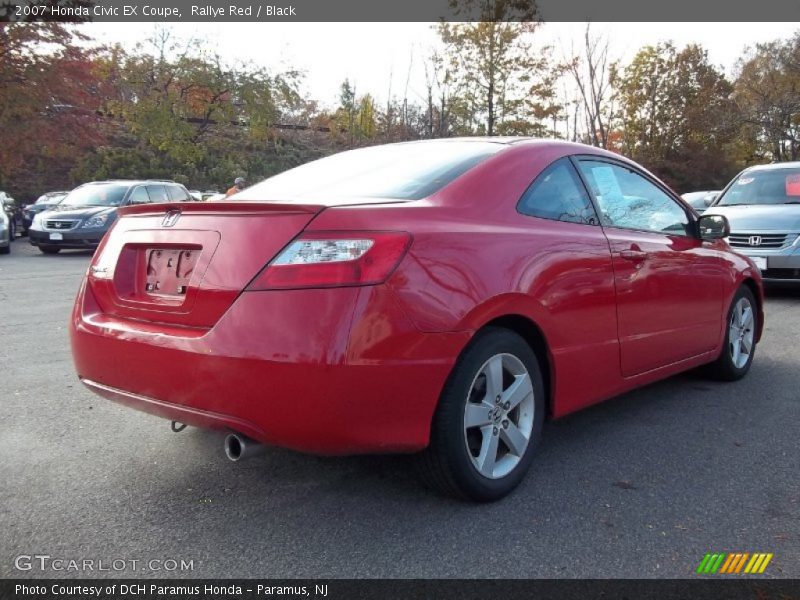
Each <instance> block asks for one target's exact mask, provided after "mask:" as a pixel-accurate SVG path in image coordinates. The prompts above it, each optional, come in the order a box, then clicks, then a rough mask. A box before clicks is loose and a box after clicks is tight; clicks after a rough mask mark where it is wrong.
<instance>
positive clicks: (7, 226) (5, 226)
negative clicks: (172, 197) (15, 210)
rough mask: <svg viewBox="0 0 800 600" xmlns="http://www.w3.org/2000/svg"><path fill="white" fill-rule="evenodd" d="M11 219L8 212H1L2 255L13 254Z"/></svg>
mask: <svg viewBox="0 0 800 600" xmlns="http://www.w3.org/2000/svg"><path fill="white" fill-rule="evenodd" d="M11 227H12V225H11V219H9V218H8V214H6V211H4V210H0V254H8V253H9V252H11V240H12V239H13V237H12V234H11Z"/></svg>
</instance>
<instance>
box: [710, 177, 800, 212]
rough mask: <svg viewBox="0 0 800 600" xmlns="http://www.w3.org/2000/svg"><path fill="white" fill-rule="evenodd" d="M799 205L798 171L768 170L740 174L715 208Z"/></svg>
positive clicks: (799, 182) (799, 184) (799, 180)
mask: <svg viewBox="0 0 800 600" xmlns="http://www.w3.org/2000/svg"><path fill="white" fill-rule="evenodd" d="M742 204H800V169H770V170H764V171H749V172H746V173H742V174H741V175H739V177H737V178H736V180H735V181H734V182H733V183H732V184H731V185H730V187H729V188H728V189H727V190H726V191H725V193H724V194H723V195H722V197H721V198H720V199H719V202H717V204H716V206H735V205H742Z"/></svg>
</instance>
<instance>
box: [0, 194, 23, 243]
mask: <svg viewBox="0 0 800 600" xmlns="http://www.w3.org/2000/svg"><path fill="white" fill-rule="evenodd" d="M0 205H1V206H2V212H3V213H5V215H6V217H7V218H8V239H9V240H10V241H12V242H13V241H14V240H15V239H16V237H17V232H18V231H19V230H20V228H21V224H22V219H21V211H20V209H19V207H18V206H17V203H16V201H15V200H14V198H12V197H11V196H9V195H8V194H7V193H6V192H0Z"/></svg>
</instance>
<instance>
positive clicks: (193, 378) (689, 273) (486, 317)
mask: <svg viewBox="0 0 800 600" xmlns="http://www.w3.org/2000/svg"><path fill="white" fill-rule="evenodd" d="M570 154H601V155H606V156H611V155H610V154H608V153H603V152H602V151H599V150H596V149H591V148H587V147H584V146H577V145H572V144H566V143H557V142H523V143H518V144H513V145H511V146H509V147H508V149H506V150H504V151H502V152H500V153H498V154H496V155H495V156H493V157H492V158H490V159H489V160H487V161H486V162H484V163H482V164H481V165H479V166H478V167H476V168H474V169H472V170H471V171H469V172H467V173H466V174H465V175H463V176H462V177H460V178H459V179H457V180H455V181H454V182H453V183H451V184H450V185H449V186H447V187H445V188H444V189H442V190H440V191H439V192H438V193H437V194H435V195H433V196H431V197H429V198H427V199H424V200H419V201H413V202H407V203H387V202H386V201H381V200H374V201H372V203H370V201H366V200H364V199H360V200H359V201H358V203H357V205H355V206H347V205H346V204H347V202H346V201H341V200H339V201H337V202H332V201H326V200H324V199H321V200H319V201H314V202H310V201H309V202H308V203H307V204H302V205H301V204H291V205H290V204H286V205H276V204H258V203H241V202H240V203H234V202H219V203H214V204H205V205H203V204H198V205H195V204H189V205H186V206H182V207H181V208H182V210H183V214H182V215H181V217H180V219H179V220H178V222H177V224H175V225H174V226H172V227H169V228H167V227H162V225H161V222H162V219H163V217H164V214H165V211H166V210H167V209H168V208H173V209H174V205H169V207H166V206H158V205H151V206H140V207H136V208H133V209H124V210H122V211H120V212H121V214H122V217H123V218H121V219H119V220H118V222H117V223H116V224H115V226H114V228H113V229H112V231H111V232H110V234H109V235H108V236H107V237H106V239H105V241H104V242H103V244H102V245H101V247H100V248H99V249H98V251H97V253H96V255H95V259H94V261H93V264H92V268H91V269H90V273H89V274H88V276H87V280H86V281H85V282H84V285H83V286H82V287H81V290H80V292H79V294H78V298H77V301H76V304H75V310H74V312H73V316H72V321H71V327H70V332H71V339H72V348H73V355H74V359H75V365H76V369H77V372H78V375H79V376H80V377H81V378H82V379H85V380H89V381H92V382H96V383H98V384H101V385H102V386H103V387H102V388H99V389H98V388H93V389H95V391H98V392H99V393H101V394H102V395H104V396H106V397H108V398H110V399H113V400H115V401H119V402H123V403H126V404H129V405H132V406H134V407H136V408H139V409H142V410H147V411H149V412H152V413H154V414H158V415H160V416H162V417H165V418H169V419H175V420H178V421H182V422H186V423H190V424H195V425H198V426H204V427H217V428H226V429H232V430H236V431H239V432H241V433H244V434H246V435H249V436H251V437H253V438H255V439H258V440H260V441H263V442H266V443H271V444H276V445H281V446H286V447H290V448H295V449H299V450H304V451H309V452H317V453H326V454H346V453H359V452H390V451H414V450H418V449H421V448H423V447H424V446H425V445H426V444H427V443H428V435H429V430H430V423H431V418H432V415H433V413H434V410H435V408H436V403H437V401H438V397H439V394H440V392H441V389H442V387H443V385H444V383H445V380H446V378H447V377H448V375H449V373H450V371H451V369H452V367H453V365H454V364H455V362H456V360H457V357H458V355H459V353H460V352H461V351H462V350H463V349H464V347H465V346H466V344H467V343H469V340H470V339H471V337H472V336H473V335H474V333H475V332H476V331H477V330H478V329H480V328H481V327H483V326H485V325H486V324H487V323H490V322H491V321H493V320H495V319H498V318H503V317H508V316H509V315H513V316H515V317H517V318H524V319H527V320H528V321H530V322H531V323H532V324H534V325H535V327H537V328H538V329H539V331H540V332H541V334H542V336H543V338H544V339H545V341H546V343H547V356H546V357H542V358H544V359H546V360H547V361H548V365H547V367H548V368H549V371H550V380H551V386H550V396H551V397H550V398H549V399H548V404H549V406H550V411H551V413H552V415H553V416H561V415H564V414H566V413H569V412H571V411H574V410H577V409H579V408H581V407H584V406H587V405H590V404H592V403H595V402H598V401H600V400H603V399H605V398H608V397H610V396H613V395H616V394H618V393H621V392H623V391H626V390H629V389H631V388H634V387H638V386H640V385H644V384H646V383H650V382H652V381H655V380H657V379H661V378H663V377H666V376H669V375H672V374H674V373H677V372H680V371H683V370H686V369H689V368H692V367H695V366H697V365H700V364H703V363H706V362H709V361H711V360H713V359H714V358H715V357H716V356H717V355H718V353H719V352H720V350H721V345H722V341H723V338H724V320H725V315H726V314H727V310H728V307H729V305H730V302H731V299H732V297H733V294H734V293H735V291H736V289H737V288H738V287H739V285H741V284H742V282H743V281H745V280H746V279H749V280H752V282H753V284H754V285H755V286H756V290H757V292H758V295H759V297H761V295H762V292H761V281H760V275H759V274H758V271H757V270H756V269H755V268H754V267H753V265H752V264H751V263H750V262H749V261H748V260H747V259H745V258H744V257H741V256H739V255H737V254H735V253H733V252H732V251H731V250H730V249H729V248H728V246H727V244H725V243H724V242H722V241H718V242H703V241H701V240H699V239H694V238H687V237H679V236H668V235H663V234H656V233H648V232H632V231H625V230H621V229H619V230H618V229H614V228H601V227H599V226H589V225H580V224H573V223H562V222H555V221H549V220H543V219H537V218H532V217H528V216H524V215H521V214H519V213H518V212H517V211H516V204H517V201H518V199H519V197H520V196H521V195H522V193H523V192H524V191H525V189H526V188H527V187H528V186H529V185H530V183H531V181H532V180H533V179H534V178H535V177H536V175H537V174H538V173H539V172H540V171H541V170H542V169H544V168H545V167H546V166H547V165H549V164H550V163H552V162H553V161H554V160H556V159H558V158H560V157H562V156H566V155H570ZM264 200H269V199H268V198H265V199H264ZM315 231H316V232H330V231H348V232H352V231H401V232H407V233H408V234H410V236H411V240H412V241H411V244H410V247H409V249H408V251H407V253H406V254H405V256H404V257H403V259H402V261H401V262H400V264H399V265H398V266H397V268H396V269H395V270H394V271H393V272H392V274H391V276H390V277H389V278H388V280H386V281H385V282H383V283H380V284H377V285H367V286H358V287H335V288H329V289H288V290H283V289H282V290H269V291H250V290H248V291H243V290H245V289H246V288H247V287H248V284H250V283H251V282H252V281H253V280H254V278H255V277H256V276H257V275H258V274H259V273H260V272H261V271H262V269H263V268H264V267H265V265H266V264H267V263H269V261H270V260H271V259H273V258H274V257H275V255H277V254H278V253H279V252H280V251H281V249H282V248H284V247H285V246H286V245H287V244H288V243H289V242H290V241H291V240H292V239H294V238H295V237H296V236H298V235H299V234H300V233H301V232H305V235H312V236H313V232H315ZM150 247H152V248H175V249H187V248H191V249H192V250H193V252H194V251H199V252H200V256H199V257H198V258H197V259H196V262H195V263H194V264H193V272H192V274H191V277H190V278H189V284H188V288H187V290H186V294H185V297H183V298H179V297H175V296H170V297H166V298H160V297H158V296H157V295H156V296H154V295H148V294H146V293H144V292H143V291H142V286H144V285H146V264H143V261H144V257H146V256H147V254H146V250H147V248H150ZM631 253H633V254H631ZM640 253H644V255H646V258H645V259H644V260H638V259H636V258H635V257H636V256H639V254H640ZM631 256H633V257H634V259H632V258H631ZM758 333H759V334H760V332H758ZM115 390H120V391H122V392H124V393H120V392H118V391H115Z"/></svg>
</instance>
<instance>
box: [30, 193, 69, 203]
mask: <svg viewBox="0 0 800 600" xmlns="http://www.w3.org/2000/svg"><path fill="white" fill-rule="evenodd" d="M65 197H66V194H44V195H43V196H39V199H38V200H36V204H58V203H59V202H61V201H62V200H63V199H64V198H65Z"/></svg>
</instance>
